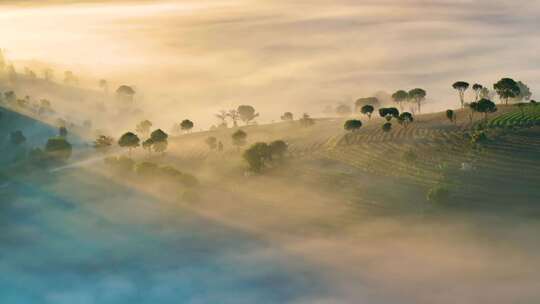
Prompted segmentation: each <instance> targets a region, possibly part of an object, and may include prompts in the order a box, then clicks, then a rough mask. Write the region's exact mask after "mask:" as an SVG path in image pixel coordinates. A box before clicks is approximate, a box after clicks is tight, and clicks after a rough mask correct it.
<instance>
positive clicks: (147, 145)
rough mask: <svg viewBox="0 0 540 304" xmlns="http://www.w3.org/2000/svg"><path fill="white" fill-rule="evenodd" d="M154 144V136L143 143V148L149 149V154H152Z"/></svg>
mask: <svg viewBox="0 0 540 304" xmlns="http://www.w3.org/2000/svg"><path fill="white" fill-rule="evenodd" d="M153 146H154V140H153V139H152V138H147V139H146V140H145V141H143V143H142V148H143V149H144V150H146V151H148V154H152V147H153Z"/></svg>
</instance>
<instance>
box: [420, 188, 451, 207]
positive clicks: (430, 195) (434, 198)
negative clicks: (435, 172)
mask: <svg viewBox="0 0 540 304" xmlns="http://www.w3.org/2000/svg"><path fill="white" fill-rule="evenodd" d="M449 196H450V190H449V189H448V187H447V186H444V185H436V186H433V187H432V188H431V189H429V190H428V192H427V195H426V199H427V200H428V201H430V202H434V203H442V202H446V201H447V200H448V197H449Z"/></svg>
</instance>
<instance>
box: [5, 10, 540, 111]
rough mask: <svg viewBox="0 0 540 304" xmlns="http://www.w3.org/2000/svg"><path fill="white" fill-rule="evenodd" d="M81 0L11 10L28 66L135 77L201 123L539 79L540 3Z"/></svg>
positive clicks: (436, 97) (8, 39)
mask: <svg viewBox="0 0 540 304" xmlns="http://www.w3.org/2000/svg"><path fill="white" fill-rule="evenodd" d="M72 2H73V3H70V4H60V3H59V1H51V2H47V3H44V2H42V1H39V2H38V1H25V2H23V4H24V5H19V6H14V5H10V4H9V2H8V4H5V5H4V6H2V8H1V9H2V10H3V11H4V12H3V13H2V15H0V35H1V36H2V37H3V41H2V47H3V48H5V49H6V50H7V56H8V57H9V58H11V59H13V60H14V61H15V62H16V64H17V65H18V69H19V70H21V69H22V67H23V66H25V65H27V64H29V62H45V63H50V64H52V65H54V66H58V67H61V68H60V70H62V69H71V70H73V71H75V72H76V73H77V74H80V75H82V77H83V78H84V77H86V78H88V79H92V81H96V79H99V78H101V77H103V78H106V79H109V80H111V81H112V82H114V83H128V84H132V85H135V86H137V87H139V88H140V89H141V90H142V91H143V92H144V93H145V95H146V96H152V103H153V104H156V103H158V104H160V105H162V106H168V107H171V108H172V109H174V110H176V111H177V112H181V113H185V115H186V116H189V115H191V116H196V119H198V120H202V119H211V118H210V117H203V116H204V114H205V113H208V110H209V109H210V111H217V110H218V109H220V108H232V107H235V106H236V105H238V104H243V103H248V104H253V105H255V106H256V108H257V109H258V110H259V111H260V112H261V115H262V116H261V120H263V121H270V120H273V119H278V116H277V113H280V112H283V111H285V110H293V111H302V110H304V111H311V112H318V111H320V110H321V109H322V108H323V107H324V106H325V105H327V104H338V103H340V102H344V101H347V102H350V101H351V100H353V99H356V98H359V97H365V96H370V95H372V94H373V93H374V92H377V91H386V92H388V93H392V92H393V91H394V90H397V89H401V88H403V89H411V88H414V87H422V88H425V89H426V90H427V91H428V100H427V102H426V105H425V109H426V110H434V109H436V110H439V109H442V108H443V107H445V106H446V105H447V104H448V103H454V102H456V101H457V99H456V98H457V96H456V93H455V91H454V90H452V88H451V83H453V81H456V80H466V81H469V82H471V83H474V82H479V83H482V84H484V85H487V86H489V87H491V85H492V84H493V83H494V82H495V81H496V80H498V79H500V78H501V77H504V76H509V77H513V78H515V79H519V80H522V81H524V82H525V83H527V84H528V85H529V86H530V87H531V90H532V91H533V92H534V91H535V89H536V88H538V87H539V86H540V84H539V83H538V80H537V79H538V78H539V77H538V76H540V75H539V72H538V68H539V66H540V62H539V60H538V59H536V51H535V50H536V47H535V46H538V44H539V42H538V41H540V40H537V39H536V40H535V39H534V38H535V37H538V36H540V29H538V27H537V26H536V25H537V22H536V19H535V18H536V15H537V13H538V12H539V10H540V3H539V2H538V1H533V2H531V1H460V2H455V1H429V2H426V1H390V0H389V1H347V0H339V1H333V2H332V3H331V4H329V3H326V2H324V1H300V2H298V1H297V2H295V3H294V4H291V3H287V1H257V0H254V1H246V0H231V1H228V0H227V1H212V2H210V1H203V2H201V1H152V2H148V1H109V2H107V3H105V2H104V1H84V3H82V1H81V3H76V2H77V1H72ZM46 4H51V5H46ZM53 4H54V5H53ZM23 19H24V20H23ZM58 74H59V73H58V72H57V77H58ZM162 96H163V98H162V100H161V101H158V100H156V99H160V98H161V97H162ZM172 96H174V97H172ZM533 97H534V96H533ZM207 116H210V115H207Z"/></svg>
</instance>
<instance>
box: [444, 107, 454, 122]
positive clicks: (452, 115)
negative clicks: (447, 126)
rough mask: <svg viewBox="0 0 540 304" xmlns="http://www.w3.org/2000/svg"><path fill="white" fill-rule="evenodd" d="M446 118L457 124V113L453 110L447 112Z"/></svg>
mask: <svg viewBox="0 0 540 304" xmlns="http://www.w3.org/2000/svg"><path fill="white" fill-rule="evenodd" d="M446 118H448V120H450V122H456V113H454V111H453V110H450V109H448V110H446Z"/></svg>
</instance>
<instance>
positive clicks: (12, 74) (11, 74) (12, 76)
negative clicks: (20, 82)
mask: <svg viewBox="0 0 540 304" xmlns="http://www.w3.org/2000/svg"><path fill="white" fill-rule="evenodd" d="M7 75H8V79H9V81H10V82H11V83H15V82H17V78H18V75H17V71H15V66H13V64H10V65H9V66H8V67H7Z"/></svg>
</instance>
